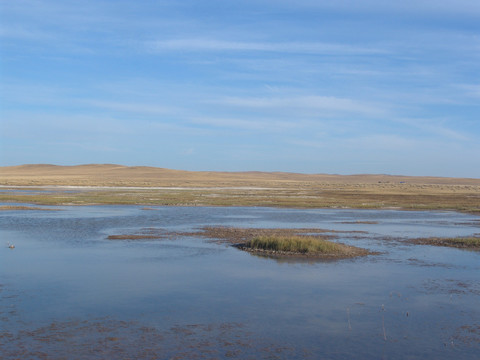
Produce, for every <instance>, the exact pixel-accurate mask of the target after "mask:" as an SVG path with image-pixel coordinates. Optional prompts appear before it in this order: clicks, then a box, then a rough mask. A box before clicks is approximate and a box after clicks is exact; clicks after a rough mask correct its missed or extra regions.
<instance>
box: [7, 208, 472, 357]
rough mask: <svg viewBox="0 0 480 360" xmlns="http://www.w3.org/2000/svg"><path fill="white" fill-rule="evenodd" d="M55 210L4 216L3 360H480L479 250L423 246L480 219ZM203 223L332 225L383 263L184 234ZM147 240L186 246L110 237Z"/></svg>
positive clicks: (385, 213) (335, 212) (368, 213)
mask: <svg viewBox="0 0 480 360" xmlns="http://www.w3.org/2000/svg"><path fill="white" fill-rule="evenodd" d="M1 205H7V204H1ZM39 208H41V207H40V206H39ZM48 209H55V210H58V211H40V210H39V211H36V210H28V211H26V210H9V211H2V212H1V213H0V238H1V240H2V241H1V245H2V247H1V248H0V329H1V330H0V354H1V358H2V359H16V358H21V359H43V358H45V359H47V358H48V359H74V358H75V359H133V358H134V359H224V358H239V359H346V358H355V359H452V358H455V359H473V358H478V356H479V354H480V306H479V305H480V272H479V270H480V253H479V252H474V251H466V250H461V249H454V248H445V247H434V246H425V245H414V244H412V243H410V242H408V239H412V238H419V237H430V236H471V235H473V234H478V233H480V217H478V216H475V215H469V214H460V213H455V212H439V211H416V212H409V211H396V210H351V209H317V210H299V209H272V208H255V207H251V208H240V207H237V208H235V207H228V208H222V207H215V208H213V207H155V206H153V207H149V208H148V210H147V209H145V208H143V207H142V206H84V207H82V206H74V207H73V206H72V207H68V206H59V207H52V206H50V207H48ZM204 226H232V227H242V228H322V229H327V230H331V231H332V234H335V235H337V236H338V237H337V238H336V239H334V241H338V242H342V243H345V244H349V245H355V246H358V247H362V248H367V249H369V250H372V251H376V252H379V254H377V255H369V256H365V257H358V258H353V259H344V260H336V261H332V260H329V261H326V260H325V261H314V260H309V261H296V260H293V259H288V260H281V259H271V258H265V257H259V256H254V255H252V254H250V253H247V252H243V251H241V250H239V249H236V248H234V247H232V246H229V245H227V244H219V243H217V242H215V241H211V240H210V239H206V238H204V237H202V236H196V235H193V234H191V235H181V234H182V233H184V232H195V231H198V230H199V229H201V228H202V227H204ZM145 231H162V232H169V233H177V234H180V235H177V236H167V237H165V238H161V239H143V240H109V239H108V236H109V235H117V234H133V233H139V232H145ZM333 231H337V232H335V233H333ZM212 240H213V239H212ZM7 242H10V243H13V244H14V245H15V249H9V248H8V246H7Z"/></svg>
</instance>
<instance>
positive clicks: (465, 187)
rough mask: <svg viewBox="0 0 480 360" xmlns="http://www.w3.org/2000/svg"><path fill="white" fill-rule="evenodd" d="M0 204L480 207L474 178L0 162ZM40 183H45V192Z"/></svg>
mask: <svg viewBox="0 0 480 360" xmlns="http://www.w3.org/2000/svg"><path fill="white" fill-rule="evenodd" d="M0 185H1V186H2V187H4V188H7V189H19V188H22V187H27V188H28V189H37V190H38V191H32V192H29V193H27V192H21V191H17V192H15V191H4V192H1V193H0V201H3V202H24V203H25V202H26V203H36V204H50V205H85V204H144V205H176V206H269V207H298V208H367V209H375V208H399V209H409V210H414V209H418V210H432V209H435V210H455V211H463V212H474V213H477V212H480V179H469V178H442V177H415V176H397V175H368V174H360V175H328V174H298V173H284V172H208V171H182V170H170V169H164V168H155V167H143V166H135V167H127V166H122V165H114V164H91V165H78V166H57V165H20V166H11V167H0ZM43 187H49V192H48V194H47V193H46V192H45V191H43V190H45V189H44V188H43Z"/></svg>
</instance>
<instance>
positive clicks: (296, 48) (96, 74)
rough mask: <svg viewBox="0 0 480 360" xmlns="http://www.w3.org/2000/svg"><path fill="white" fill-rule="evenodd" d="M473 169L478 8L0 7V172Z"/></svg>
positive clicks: (320, 4)
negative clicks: (14, 168)
mask: <svg viewBox="0 0 480 360" xmlns="http://www.w3.org/2000/svg"><path fill="white" fill-rule="evenodd" d="M34 163H49V164H58V165H76V164H90V163H115V164H122V165H130V166H133V165H144V166H157V167H163V168H171V169H182V170H214V171H247V170H250V171H287V172H301V173H330V174H361V173H375V174H392V175H397V174H399V175H400V174H401V175H419V176H420V175H428V176H453V177H473V178H480V1H477V0H435V1H433V0H415V1H414V0H403V1H385V0H362V1H358V0H336V1H326V0H295V1H287V0H255V1H253V0H202V1H198V0H182V1H178V0H177V1H173V0H163V1H162V0H159V1H153V0H145V1H133V0H130V1H126V0H115V1H113V0H111V1H106V0H82V1H73V0H62V1H54V0H15V1H12V0H0V166H10V165H20V164H34Z"/></svg>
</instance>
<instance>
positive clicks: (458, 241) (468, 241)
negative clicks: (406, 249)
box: [412, 236, 480, 250]
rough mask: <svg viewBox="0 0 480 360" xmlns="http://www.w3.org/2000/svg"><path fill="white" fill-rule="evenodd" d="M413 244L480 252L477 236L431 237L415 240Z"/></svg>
mask: <svg viewBox="0 0 480 360" xmlns="http://www.w3.org/2000/svg"><path fill="white" fill-rule="evenodd" d="M412 242H413V243H415V244H421V245H436V246H447V247H455V248H460V249H471V250H480V237H476V236H472V237H454V238H441V237H431V238H421V239H414V240H412Z"/></svg>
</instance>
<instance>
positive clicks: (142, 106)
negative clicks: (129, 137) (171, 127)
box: [78, 99, 182, 115]
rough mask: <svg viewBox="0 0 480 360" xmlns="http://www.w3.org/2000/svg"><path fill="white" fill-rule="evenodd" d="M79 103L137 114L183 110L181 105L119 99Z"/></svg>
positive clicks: (161, 113)
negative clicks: (121, 100)
mask: <svg viewBox="0 0 480 360" xmlns="http://www.w3.org/2000/svg"><path fill="white" fill-rule="evenodd" d="M78 103H81V104H84V105H87V106H91V107H95V108H100V109H107V110H113V111H116V112H129V113H135V114H150V115H165V114H173V113H176V114H178V113H179V112H181V111H182V109H180V108H179V107H170V106H163V105H154V104H152V103H141V102H130V103H129V102H118V101H103V100H90V99H85V100H79V101H78Z"/></svg>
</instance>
